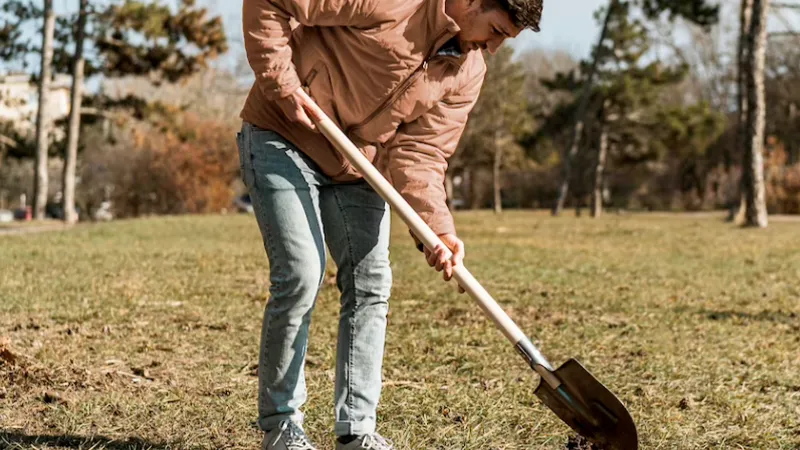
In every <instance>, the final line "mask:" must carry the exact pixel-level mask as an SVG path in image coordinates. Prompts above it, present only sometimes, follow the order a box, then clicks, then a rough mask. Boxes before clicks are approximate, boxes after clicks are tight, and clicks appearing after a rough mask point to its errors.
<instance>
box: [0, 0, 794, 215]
mask: <svg viewBox="0 0 800 450" xmlns="http://www.w3.org/2000/svg"><path fill="white" fill-rule="evenodd" d="M240 22H241V2H229V1H213V0H196V1H193V0H185V1H180V2H179V1H147V0H126V1H88V0H55V1H52V0H51V1H40V0H26V1H19V0H4V1H3V4H2V7H1V8H0V57H1V58H2V59H1V61H2V62H1V63H0V222H15V221H28V220H35V219H54V220H64V221H66V222H75V221H77V220H86V221H93V220H113V219H116V218H127V217H136V216H142V215H154V214H186V213H220V212H234V211H238V212H248V211H251V208H250V205H249V200H248V198H247V195H246V194H245V192H244V189H243V186H242V185H241V183H240V181H239V174H238V170H239V169H238V155H237V152H236V149H235V139H234V135H235V133H236V131H237V130H238V128H239V125H240V120H239V118H238V114H239V111H240V108H241V106H242V104H243V100H244V98H245V96H246V94H247V91H248V90H249V88H250V86H251V83H252V80H253V77H252V74H251V71H250V69H249V66H248V64H247V61H246V57H245V54H244V49H243V42H242V36H241V23H240ZM799 32H800V2H797V3H791V2H789V0H787V1H786V2H767V1H765V0H745V1H744V2H738V1H723V2H713V1H705V0H677V1H667V0H636V1H623V0H561V1H547V2H545V12H544V18H543V23H542V32H541V33H532V32H529V31H526V32H524V33H523V34H522V35H521V36H520V37H518V38H517V39H515V40H513V42H509V43H508V44H507V45H506V46H505V47H504V48H502V49H501V51H499V52H498V53H497V54H495V55H491V56H490V55H487V61H488V65H489V72H488V74H487V78H486V82H485V84H484V88H483V92H482V95H481V98H480V101H479V103H478V104H477V105H476V107H475V110H474V112H473V114H472V116H471V118H470V121H469V125H468V128H467V130H466V131H465V134H464V137H463V139H462V141H461V143H460V150H459V151H458V152H457V154H456V155H455V156H454V158H453V159H452V161H451V163H450V168H449V171H448V177H447V181H446V187H447V189H448V194H449V198H450V203H451V206H452V208H454V209H483V208H489V209H494V210H495V211H497V212H500V211H502V209H503V208H524V209H533V208H544V209H551V210H553V211H554V212H556V213H558V212H561V211H562V210H563V209H565V208H569V209H571V210H572V209H574V210H575V211H576V212H577V213H578V214H580V213H581V211H582V210H583V209H584V208H585V210H586V212H587V214H588V213H591V214H592V215H594V216H597V215H600V214H601V213H602V212H603V211H604V210H608V211H611V212H615V213H621V212H625V211H654V210H658V211H712V210H727V211H728V212H729V218H730V219H731V220H734V219H737V218H738V220H739V221H740V222H742V223H745V224H750V225H761V226H765V225H766V214H767V213H770V214H800V133H799V132H798V125H799V124H800V114H798V104H800V82H798V81H800V80H798V77H799V76H800V45H798V44H800V33H799ZM43 56H44V57H43ZM43 105H44V107H43ZM737 216H738V217H737Z"/></svg>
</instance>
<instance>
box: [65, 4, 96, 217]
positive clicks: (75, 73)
mask: <svg viewBox="0 0 800 450" xmlns="http://www.w3.org/2000/svg"><path fill="white" fill-rule="evenodd" d="M88 9H89V1H88V0H80V3H79V5H78V21H77V24H76V29H75V56H74V58H73V62H72V89H71V91H70V104H71V105H72V107H71V108H70V111H69V129H68V131H67V152H66V155H65V157H64V176H63V178H62V186H63V188H62V191H63V193H64V221H66V222H67V223H73V222H76V221H77V220H78V214H77V212H76V211H75V166H76V160H77V159H78V135H79V133H80V126H81V102H82V100H83V66H84V63H85V61H84V58H83V42H84V39H85V37H86V16H87V15H88V13H89V11H88Z"/></svg>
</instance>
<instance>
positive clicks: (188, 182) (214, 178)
mask: <svg viewBox="0 0 800 450" xmlns="http://www.w3.org/2000/svg"><path fill="white" fill-rule="evenodd" d="M234 133H235V132H234V131H233V130H231V129H230V128H229V127H228V126H226V125H223V124H220V123H217V122H213V121H209V120H201V119H198V118H197V117H196V116H194V115H191V114H182V115H181V116H180V117H179V118H178V119H177V120H175V121H174V122H173V123H170V124H168V125H163V124H162V125H161V126H159V127H156V126H153V125H141V126H137V127H135V128H134V129H133V130H132V131H131V135H130V141H129V146H127V147H128V154H127V155H124V156H123V157H122V158H121V161H117V164H115V165H116V166H117V167H116V168H115V170H114V171H115V172H116V173H117V176H115V177H114V178H115V180H114V194H113V200H114V209H115V211H116V212H117V214H118V215H121V216H139V215H148V214H187V213H188V214H192V213H214V212H220V211H223V210H225V209H226V208H230V205H231V201H232V199H233V195H234V192H233V182H234V181H235V180H236V179H237V177H238V175H239V164H238V161H239V159H238V153H237V150H236V143H235V139H234ZM120 163H121V165H122V166H123V167H119V166H120Z"/></svg>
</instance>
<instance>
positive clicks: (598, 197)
mask: <svg viewBox="0 0 800 450" xmlns="http://www.w3.org/2000/svg"><path fill="white" fill-rule="evenodd" d="M607 154H608V129H607V128H606V125H605V124H603V125H602V126H601V129H600V142H599V143H598V146H597V165H595V168H594V190H593V191H592V217H600V216H601V215H602V214H603V186H604V183H603V172H604V171H605V168H606V155H607Z"/></svg>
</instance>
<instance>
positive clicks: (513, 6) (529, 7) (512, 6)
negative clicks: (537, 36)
mask: <svg viewBox="0 0 800 450" xmlns="http://www.w3.org/2000/svg"><path fill="white" fill-rule="evenodd" d="M483 6H484V7H485V8H487V9H488V8H492V7H500V8H503V9H504V10H505V11H506V12H508V15H509V16H511V21H512V22H514V25H516V26H518V27H520V28H530V29H532V30H533V31H536V32H539V31H540V30H539V22H540V21H541V20H542V9H543V8H544V0H483Z"/></svg>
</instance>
